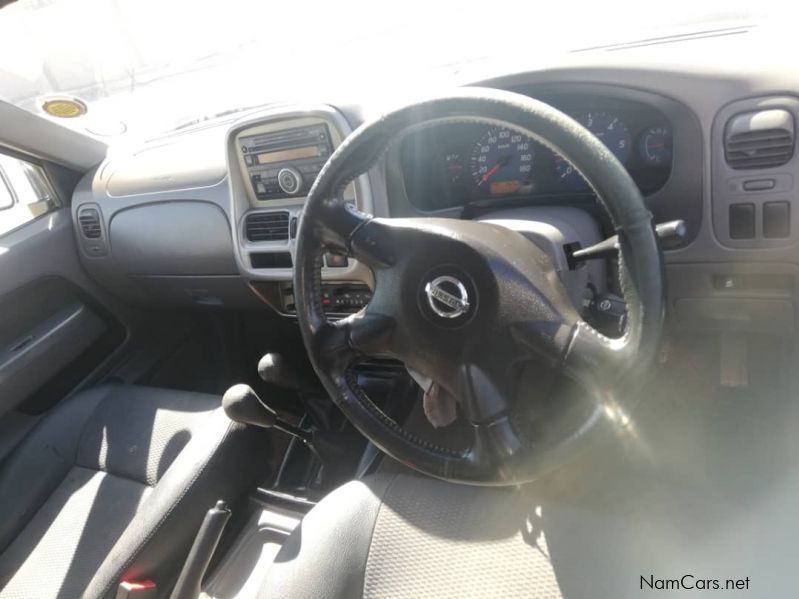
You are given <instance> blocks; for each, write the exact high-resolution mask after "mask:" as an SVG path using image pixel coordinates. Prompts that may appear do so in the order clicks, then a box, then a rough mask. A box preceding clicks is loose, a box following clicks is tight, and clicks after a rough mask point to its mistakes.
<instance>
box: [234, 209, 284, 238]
mask: <svg viewBox="0 0 799 599" xmlns="http://www.w3.org/2000/svg"><path fill="white" fill-rule="evenodd" d="M244 230H245V234H246V236H247V239H248V240H249V241H286V240H288V238H289V213H288V212H255V213H253V214H248V215H247V220H246V221H245V225H244Z"/></svg>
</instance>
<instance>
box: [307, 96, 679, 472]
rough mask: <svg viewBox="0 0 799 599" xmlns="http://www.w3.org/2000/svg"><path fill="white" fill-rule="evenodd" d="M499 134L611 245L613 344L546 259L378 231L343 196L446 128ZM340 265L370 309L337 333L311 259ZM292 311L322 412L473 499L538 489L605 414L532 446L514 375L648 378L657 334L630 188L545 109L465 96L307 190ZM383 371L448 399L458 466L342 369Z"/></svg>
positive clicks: (655, 273) (658, 302) (491, 235)
mask: <svg viewBox="0 0 799 599" xmlns="http://www.w3.org/2000/svg"><path fill="white" fill-rule="evenodd" d="M458 121H463V122H469V123H483V124H487V125H492V126H501V127H507V128H511V129H514V130H517V131H519V132H520V133H523V134H525V135H527V136H529V137H531V138H533V139H535V140H536V141H538V142H540V143H542V144H544V145H546V146H548V147H550V148H551V149H553V150H554V151H556V152H557V153H559V154H560V155H562V156H564V157H565V158H566V159H567V160H568V161H569V162H571V163H572V164H574V165H575V167H576V168H577V169H578V170H579V171H580V172H581V173H582V174H583V175H584V177H585V178H586V180H587V181H588V182H589V184H590V185H591V187H592V188H593V189H594V191H595V192H596V193H597V195H598V197H599V198H600V199H601V201H602V203H603V206H604V207H605V209H606V210H607V212H608V215H609V216H610V219H611V221H612V223H613V226H614V227H615V229H616V231H617V233H618V234H619V239H620V279H621V289H622V290H623V293H624V296H625V299H626V301H627V306H628V308H627V309H628V316H627V324H626V330H625V331H624V334H623V335H622V337H620V338H618V339H611V338H608V337H605V336H603V335H601V334H600V333H599V332H598V331H596V330H595V329H593V328H592V327H591V326H590V325H588V324H587V323H586V322H585V321H584V320H582V318H581V317H580V315H579V313H578V312H577V310H576V309H575V307H574V306H573V305H572V303H571V302H570V300H569V298H568V296H567V294H566V291H565V289H564V288H563V286H562V284H561V282H560V280H559V278H558V276H557V273H556V272H555V269H554V267H553V265H552V262H551V260H550V258H549V256H548V255H547V254H546V253H544V251H542V250H541V249H539V248H538V247H537V246H535V245H534V244H533V243H532V242H530V241H529V240H527V239H526V238H525V237H523V236H522V235H521V234H519V233H516V232H513V231H510V230H507V229H505V228H502V227H500V226H497V225H492V224H487V223H481V222H475V221H464V220H457V219H443V218H402V219H385V218H373V217H372V216H371V215H368V214H363V213H361V212H359V211H358V210H356V209H355V208H354V207H352V206H351V205H349V204H348V203H345V202H344V201H343V200H342V199H341V196H342V192H343V190H344V188H345V187H346V185H347V184H348V183H349V182H351V181H352V180H353V179H354V178H355V177H357V176H358V175H359V174H361V173H363V172H366V171H367V170H368V169H369V168H370V167H371V166H372V165H373V164H374V163H375V162H376V161H377V160H378V159H379V158H380V157H381V156H382V155H383V153H384V152H385V150H386V149H387V148H388V147H389V145H390V144H391V143H392V142H394V141H395V140H397V139H398V138H400V137H401V136H402V135H404V134H407V133H408V132H409V131H411V130H415V129H418V128H420V127H427V126H431V125H434V124H436V123H443V122H458ZM325 250H332V251H339V252H345V253H347V254H349V255H351V256H353V257H355V258H356V259H357V260H359V261H361V262H362V263H364V264H366V265H367V266H369V267H370V268H371V269H372V271H373V272H374V277H375V289H374V295H373V298H372V300H371V302H370V303H369V304H368V305H367V306H366V307H365V308H364V309H363V310H361V311H360V312H358V313H357V314H355V315H352V316H350V317H348V318H344V319H342V320H339V321H337V322H331V321H328V320H327V318H326V317H325V314H324V312H323V309H322V298H321V259H322V254H323V252H324V251H325ZM294 285H295V303H296V306H297V316H298V320H299V325H300V329H301V331H302V336H303V339H304V342H305V345H306V347H307V350H308V353H309V355H310V358H311V362H312V363H313V366H314V368H315V370H316V372H317V374H318V375H319V377H320V379H321V381H322V383H323V384H324V386H325V388H326V389H327V391H328V392H329V393H330V395H331V397H332V398H333V400H334V401H335V403H336V404H337V405H338V407H339V408H340V409H341V410H342V411H343V412H344V414H345V415H346V416H347V418H349V420H350V421H351V422H352V423H353V424H354V425H355V427H357V428H358V429H359V430H360V431H361V432H362V433H363V434H364V435H365V436H366V437H367V438H368V439H369V440H371V441H372V442H373V443H374V444H375V445H377V446H378V447H379V448H381V449H382V450H383V451H384V452H386V453H387V454H389V455H390V456H392V457H394V458H396V459H397V460H399V461H400V462H403V463H405V464H407V465H409V466H411V467H413V468H415V469H417V470H420V471H422V472H424V473H426V474H429V475H432V476H435V477H439V478H442V479H446V480H451V481H457V482H466V483H474V484H495V485H496V484H515V483H519V482H525V481H529V480H532V479H533V478H535V477H536V476H537V475H538V474H539V473H540V472H541V471H542V470H543V469H545V468H549V467H550V466H552V465H553V464H555V463H556V462H557V460H558V459H559V456H560V455H561V454H562V452H563V451H565V450H566V449H568V448H570V447H572V448H573V446H574V444H575V443H576V442H577V441H579V440H580V439H582V438H584V437H585V436H586V433H587V431H588V430H590V429H592V428H596V426H597V425H601V424H602V423H603V421H604V420H606V419H604V418H602V417H601V413H602V409H601V408H602V406H600V405H598V404H597V406H596V410H593V411H591V412H590V413H585V414H583V415H582V416H581V417H580V418H581V419H582V421H581V422H580V423H579V426H577V427H576V428H575V429H574V431H573V432H572V433H571V434H569V435H567V436H558V435H554V436H550V437H549V438H546V437H544V438H526V435H525V434H523V433H522V432H520V431H519V430H518V427H517V426H516V425H515V424H514V418H513V406H514V402H513V401H512V396H513V394H514V389H513V388H512V387H513V384H512V381H513V380H514V379H513V376H512V373H511V370H512V369H513V368H516V367H517V366H518V364H519V363H523V362H525V361H538V362H544V363H545V364H547V365H549V366H551V367H552V368H556V369H562V370H564V371H565V372H566V373H568V374H569V375H570V376H572V377H575V378H577V379H578V380H580V381H582V383H583V384H584V385H585V386H586V388H589V389H590V388H596V387H598V386H599V387H603V388H609V387H610V386H612V383H613V381H618V379H619V378H620V377H623V376H625V375H626V376H629V375H630V374H631V373H634V372H636V371H640V370H641V369H642V368H646V367H647V366H648V365H649V364H650V363H651V360H652V357H653V355H654V353H655V349H656V345H657V341H658V337H659V334H660V329H661V324H662V311H663V299H662V290H663V279H662V268H661V256H660V252H659V249H658V245H657V242H656V238H655V234H654V231H653V226H652V217H651V214H650V213H649V211H648V210H647V208H646V207H645V205H644V202H643V200H642V198H641V194H640V192H639V190H638V187H637V186H636V185H635V183H634V182H633V181H632V179H631V178H630V176H629V175H628V173H627V171H626V170H625V169H624V167H623V166H622V165H621V164H620V163H619V161H618V160H616V158H615V157H614V156H613V154H612V153H611V152H610V151H609V150H608V149H607V148H606V147H605V146H604V145H603V144H602V143H601V142H600V141H599V140H598V139H597V138H595V137H594V136H593V135H592V134H591V133H589V132H588V131H587V130H586V129H584V128H583V127H582V126H581V125H579V124H578V123H577V122H575V121H574V120H573V119H571V118H570V117H568V116H566V115H565V114H563V113H562V112H560V111H558V110H556V109H555V108H553V107H551V106H549V105H547V104H544V103H542V102H538V101H535V100H532V99H530V98H528V97H525V96H521V95H518V94H514V93H510V92H504V91H497V90H491V89H482V88H464V89H462V90H459V91H457V92H455V93H453V94H451V95H448V96H444V97H436V98H434V99H431V100H428V101H424V102H421V103H416V104H413V105H410V106H407V107H404V108H401V109H399V110H396V111H394V112H391V113H389V114H386V115H384V116H383V117H381V118H379V119H377V120H374V121H372V122H369V123H366V124H364V125H362V126H361V127H359V128H358V129H357V130H356V131H354V132H353V133H352V134H351V135H350V136H349V137H348V138H347V139H346V140H345V141H344V142H343V143H342V144H341V145H340V146H339V147H338V148H337V149H336V151H335V152H334V153H333V155H332V156H331V157H330V160H329V161H328V162H327V164H326V165H325V167H324V168H323V169H322V171H321V173H320V174H319V177H318V178H317V180H316V182H315V184H314V186H313V187H312V189H311V191H310V193H309V195H308V199H307V202H306V205H305V211H304V214H303V217H302V220H301V223H300V227H299V233H298V242H297V251H296V265H295V271H294ZM371 355H381V356H390V357H393V358H396V359H399V360H401V361H402V362H404V363H405V364H406V365H407V366H408V367H409V368H412V369H413V370H415V371H417V372H419V373H421V374H423V375H425V376H427V377H429V378H431V379H432V380H434V381H436V383H437V384H439V385H440V386H441V387H443V388H444V389H446V390H447V391H448V392H449V393H450V394H451V395H452V396H453V397H454V398H456V400H457V402H458V405H459V409H460V410H461V411H462V413H463V414H464V415H465V417H466V418H468V420H469V422H470V423H471V426H472V429H473V432H474V437H473V441H472V444H471V447H470V448H469V449H468V450H465V451H452V450H448V449H445V448H442V447H438V446H436V445H434V444H431V443H428V442H426V441H423V440H421V439H419V438H417V437H416V436H414V435H413V434H411V433H410V432H408V431H406V430H405V429H403V428H402V427H401V426H400V425H399V424H397V423H396V422H394V421H393V420H392V419H391V418H389V417H388V416H387V415H386V414H384V413H383V412H382V411H380V409H378V407H377V406H376V405H375V404H374V403H372V401H370V399H369V398H368V397H367V396H366V394H365V393H364V392H363V390H362V389H361V388H360V387H359V385H358V384H357V381H356V377H355V376H354V375H353V373H352V367H353V366H354V365H355V364H356V363H357V362H358V361H359V360H361V359H363V358H364V357H365V356H371Z"/></svg>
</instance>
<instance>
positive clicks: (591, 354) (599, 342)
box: [562, 320, 634, 387]
mask: <svg viewBox="0 0 799 599" xmlns="http://www.w3.org/2000/svg"><path fill="white" fill-rule="evenodd" d="M573 331H574V332H573V334H572V337H571V341H570V343H569V346H568V348H567V350H566V353H565V354H564V356H563V364H562V366H563V370H564V371H565V372H566V373H567V374H568V375H570V376H571V377H572V378H574V379H576V380H578V381H580V382H581V383H583V384H585V385H588V386H592V387H594V386H597V385H599V386H607V385H609V384H611V383H612V382H613V381H614V380H615V379H618V378H621V377H622V375H623V374H624V372H625V371H626V370H628V369H629V368H630V366H632V362H633V359H634V356H633V355H632V353H631V351H630V349H631V347H632V344H631V342H630V337H631V335H632V334H634V332H632V331H630V330H628V331H626V332H625V334H624V335H623V336H622V337H619V338H610V337H607V336H605V335H603V334H602V333H600V332H599V331H597V330H596V329H594V328H593V327H592V326H591V325H589V324H588V323H587V322H585V321H584V320H580V321H578V322H577V323H576V324H575V325H574V329H573Z"/></svg>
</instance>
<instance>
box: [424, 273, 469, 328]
mask: <svg viewBox="0 0 799 599" xmlns="http://www.w3.org/2000/svg"><path fill="white" fill-rule="evenodd" d="M424 293H425V295H426V296H427V303H428V305H429V306H430V309H431V310H432V311H433V312H435V313H436V314H437V315H438V316H440V317H441V318H457V317H458V316H462V315H464V314H466V312H468V310H469V294H468V293H467V291H466V287H465V286H464V285H463V283H461V282H460V281H459V280H458V279H456V278H455V277H450V276H448V275H444V276H440V277H436V278H435V279H433V280H432V281H430V282H429V283H427V284H426V285H425V286H424Z"/></svg>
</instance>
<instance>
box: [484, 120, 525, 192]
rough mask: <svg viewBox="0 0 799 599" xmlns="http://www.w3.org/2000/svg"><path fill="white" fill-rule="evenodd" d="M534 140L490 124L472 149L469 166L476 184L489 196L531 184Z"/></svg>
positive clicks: (517, 190) (516, 189) (516, 190)
mask: <svg viewBox="0 0 799 599" xmlns="http://www.w3.org/2000/svg"><path fill="white" fill-rule="evenodd" d="M534 156H535V150H534V148H533V141H532V140H531V139H530V138H529V137H527V136H526V135H523V134H521V133H517V132H516V131H511V130H510V129H504V128H501V127H493V128H491V129H489V130H488V131H486V132H485V134H484V135H483V136H482V137H481V138H480V140H479V141H478V142H477V144H476V145H475V146H474V148H473V149H472V154H471V157H470V158H469V166H470V170H471V174H472V178H473V179H474V183H475V185H477V187H478V189H480V190H483V189H485V190H487V193H489V194H490V195H492V196H498V195H506V194H511V193H520V192H524V191H528V190H530V189H531V188H532V174H533V158H534Z"/></svg>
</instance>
